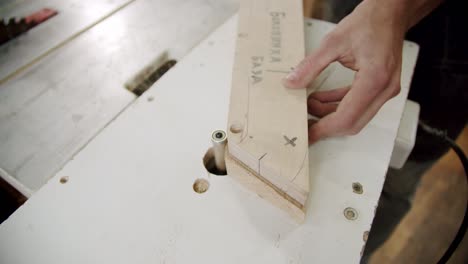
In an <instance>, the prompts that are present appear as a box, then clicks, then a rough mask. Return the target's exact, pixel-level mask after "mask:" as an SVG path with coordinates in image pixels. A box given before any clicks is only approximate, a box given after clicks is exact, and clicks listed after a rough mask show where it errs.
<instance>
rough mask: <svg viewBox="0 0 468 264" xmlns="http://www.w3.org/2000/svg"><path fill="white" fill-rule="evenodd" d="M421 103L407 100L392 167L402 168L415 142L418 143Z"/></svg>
mask: <svg viewBox="0 0 468 264" xmlns="http://www.w3.org/2000/svg"><path fill="white" fill-rule="evenodd" d="M419 109H420V107H419V104H418V103H416V102H413V101H411V100H407V101H406V103H405V108H404V111H403V116H402V118H401V122H400V127H399V128H398V134H397V137H396V140H395V146H394V147H393V152H392V158H391V159H390V167H392V168H394V169H401V168H402V167H403V165H405V163H406V161H407V160H408V157H409V155H410V154H411V151H412V150H413V147H414V144H416V132H417V131H418V122H419Z"/></svg>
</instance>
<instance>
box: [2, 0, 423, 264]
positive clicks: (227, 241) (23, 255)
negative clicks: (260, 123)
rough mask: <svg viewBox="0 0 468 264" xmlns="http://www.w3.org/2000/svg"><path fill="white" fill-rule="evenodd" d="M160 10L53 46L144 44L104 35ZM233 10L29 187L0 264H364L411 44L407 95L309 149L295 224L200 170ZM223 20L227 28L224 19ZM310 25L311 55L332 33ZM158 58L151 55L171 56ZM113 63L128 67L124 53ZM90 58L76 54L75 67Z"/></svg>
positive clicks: (336, 73) (213, 123)
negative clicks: (303, 207) (302, 203)
mask: <svg viewBox="0 0 468 264" xmlns="http://www.w3.org/2000/svg"><path fill="white" fill-rule="evenodd" d="M178 2H180V1H178ZM196 2H200V4H210V3H211V1H196ZM202 2H203V3H202ZM213 2H214V1H213ZM216 2H218V1H216ZM222 2H226V3H227V2H231V1H222ZM211 4H213V3H211ZM152 5H156V4H154V3H150V1H138V0H137V1H136V2H135V3H133V4H131V5H129V6H128V7H125V8H124V9H123V10H122V11H121V12H118V13H116V14H114V15H112V16H110V18H107V19H106V20H104V21H103V22H101V23H99V24H97V25H96V26H95V27H93V28H92V29H91V30H90V31H88V32H85V33H84V34H83V35H80V36H78V37H77V38H76V39H74V40H72V41H71V44H70V45H68V46H66V47H65V48H62V49H67V52H63V50H62V51H59V52H58V53H56V54H55V58H57V57H59V58H60V56H65V57H66V56H71V54H74V55H75V56H77V53H74V49H78V48H80V47H81V48H83V47H88V48H89V49H90V50H91V51H92V50H93V48H92V46H89V45H88V44H89V43H91V42H86V41H91V39H92V38H91V37H92V36H93V35H92V34H98V33H99V32H100V34H101V35H100V36H102V39H100V41H101V42H104V43H106V41H107V40H108V39H109V38H110V37H115V39H114V40H113V43H114V44H115V45H116V46H115V47H108V48H115V49H119V43H120V41H122V42H123V43H124V44H122V45H126V44H125V41H130V40H129V39H128V36H131V38H134V39H135V40H134V41H137V39H138V38H139V34H140V33H141V34H143V32H142V30H141V28H142V27H141V26H135V27H134V29H133V31H132V29H131V27H124V28H127V29H128V30H129V32H122V34H120V33H119V34H117V35H115V34H114V33H109V35H106V33H103V32H106V31H105V30H107V29H108V28H106V26H107V27H110V25H108V24H109V23H111V22H112V21H114V23H115V21H117V20H118V17H119V16H124V15H127V16H129V14H131V15H132V16H133V17H135V16H137V15H138V14H139V12H141V14H145V11H144V10H147V9H148V8H149V7H151V6H152ZM226 6H229V7H232V9H229V10H232V12H231V11H226V9H224V8H220V9H208V10H210V12H206V13H205V15H206V16H211V15H215V14H214V13H216V12H217V11H219V12H222V10H224V13H222V14H220V13H219V12H218V17H217V19H215V20H210V21H211V22H210V23H211V24H210V25H212V24H214V23H217V21H219V24H220V26H219V27H218V28H217V29H216V30H214V31H213V32H212V33H211V34H210V35H209V36H207V37H205V38H204V39H203V41H202V42H201V43H199V44H198V45H197V46H196V47H194V48H193V49H190V48H187V49H186V50H187V51H186V52H180V53H178V54H177V56H176V57H177V58H180V60H179V62H178V63H177V64H176V66H175V67H174V68H172V69H171V70H170V71H169V72H167V73H166V74H165V75H164V76H163V77H162V78H161V79H160V80H158V81H157V82H156V83H155V84H154V85H153V86H152V87H151V88H150V89H149V90H147V91H146V92H145V93H143V94H142V95H141V96H139V97H138V98H136V97H135V98H136V99H135V98H134V99H132V98H133V97H132V96H130V95H128V94H126V95H125V96H124V97H121V98H126V99H125V100H124V101H120V102H121V103H120V104H121V105H123V106H122V107H120V108H118V107H117V108H114V110H113V112H112V113H113V114H110V115H109V116H108V117H106V118H104V119H105V120H107V121H106V122H101V124H104V125H102V130H99V131H94V132H93V133H90V136H87V137H86V139H88V141H89V142H88V141H86V144H84V143H83V144H81V145H80V147H77V150H76V151H75V152H73V153H72V154H70V158H69V159H67V160H66V161H64V162H63V165H61V166H59V169H57V170H56V172H55V171H54V173H53V175H52V176H51V177H50V179H48V181H47V182H46V183H45V184H44V185H43V186H39V185H34V186H35V187H34V188H33V189H35V188H36V187H37V191H36V190H34V191H31V193H30V198H29V199H28V201H27V202H26V203H25V204H24V205H23V206H22V207H20V208H19V209H18V210H17V211H16V212H15V213H14V214H13V215H12V216H11V217H10V218H9V219H8V220H6V221H5V222H3V224H2V225H1V226H0V262H1V263H12V264H13V263H41V264H42V263H44V264H51V263H358V262H359V259H360V256H361V252H362V250H363V248H364V246H365V243H366V239H367V235H368V232H369V230H370V228H371V224H372V219H373V217H374V213H375V209H376V207H377V204H378V200H379V197H380V193H381V190H382V186H383V183H384V179H385V174H386V171H387V168H388V166H389V164H390V160H391V158H392V152H393V151H394V145H395V140H396V139H397V134H398V130H399V127H400V121H401V119H402V115H403V112H404V109H405V106H407V105H408V103H407V102H406V98H407V95H408V91H409V86H410V81H411V77H412V72H413V68H414V66H415V62H416V57H417V53H418V47H417V45H415V44H414V43H410V42H406V43H405V46H404V50H403V71H402V81H401V83H402V89H401V93H400V94H399V95H398V96H397V97H395V98H394V99H392V100H390V101H389V102H388V103H387V104H385V105H384V107H383V108H382V109H381V110H380V111H379V113H378V114H377V116H376V117H375V118H374V119H373V120H372V121H371V123H369V125H367V127H366V128H365V129H364V130H363V131H362V132H361V133H359V134H358V135H355V136H349V137H341V138H332V139H327V140H323V141H321V142H318V143H316V144H314V145H313V146H310V147H309V173H310V197H309V201H308V205H307V206H308V208H307V215H306V218H305V222H304V223H303V224H300V225H298V224H297V223H296V222H295V221H293V220H292V219H291V218H290V217H289V216H288V215H286V214H285V213H284V212H282V211H281V210H279V209H278V208H276V207H274V206H272V205H271V204H270V203H268V202H266V201H265V200H263V199H262V197H260V196H258V195H257V194H255V193H253V192H250V191H249V190H247V189H245V188H244V187H243V186H241V185H239V184H238V183H237V182H236V181H234V180H233V179H232V178H231V177H230V176H229V173H228V175H226V176H217V175H214V174H210V173H209V172H208V171H207V169H206V168H205V166H204V163H203V157H204V155H205V153H206V152H207V150H208V149H209V148H210V147H211V144H212V143H211V141H210V140H211V133H212V131H214V130H216V129H226V124H227V116H228V102H229V94H230V84H231V77H232V66H233V58H234V49H235V40H236V37H237V36H236V27H237V16H236V15H234V16H232V17H230V18H229V19H227V18H228V17H229V16H230V12H231V13H233V12H234V11H235V4H226ZM152 7H154V6H152ZM187 10H190V9H187ZM146 13H147V12H146ZM212 13H213V14H212ZM165 15H167V14H161V13H160V14H159V16H160V17H161V16H165ZM223 16H224V17H225V18H226V19H227V20H226V21H225V22H222V23H221V21H222V20H223V19H221V18H220V17H223ZM156 17H157V16H156ZM155 19H156V18H155ZM198 19H205V18H204V17H199V18H198ZM128 21H131V20H128ZM128 21H127V20H121V21H120V23H129V22H128ZM145 21H150V20H149V17H148V18H147V19H146V20H145ZM178 22H180V23H181V24H180V25H182V24H183V25H187V27H190V24H191V23H194V22H193V21H187V20H184V18H181V20H180V21H178ZM304 23H305V24H304V27H305V39H306V45H305V46H306V50H307V53H310V52H311V51H312V50H314V49H315V48H317V47H318V44H319V42H320V40H321V38H323V36H324V35H325V34H326V33H327V32H329V31H330V30H331V29H333V27H334V25H333V24H331V23H328V22H324V21H319V20H311V19H306V20H305V22H304ZM168 26H169V25H168ZM113 28H114V30H115V27H113ZM143 28H144V27H143ZM179 28H181V29H182V28H183V27H182V26H181V27H179ZM100 30H102V31H100ZM154 30H157V29H154ZM93 32H94V33H93ZM199 35H200V36H199V37H200V38H202V36H203V34H201V33H200V34H199ZM94 40H95V41H96V39H94ZM80 41H81V42H83V43H80ZM86 43H88V44H86ZM170 44H171V43H168V45H170ZM86 45H87V46H86ZM96 45H99V44H98V43H97V44H96ZM146 46H147V45H146ZM146 46H145V47H146ZM155 50H158V52H153V53H154V54H153V56H151V57H155V56H159V54H162V53H164V52H167V51H165V50H164V49H162V48H160V47H158V48H155ZM181 50H182V49H181ZM127 55H128V54H127ZM98 56H100V55H98ZM113 56H115V60H122V58H119V56H120V55H119V54H118V53H117V54H115V53H114V54H113ZM121 56H124V54H121ZM125 58H126V62H128V63H129V64H130V65H134V64H135V62H133V61H132V58H131V57H129V56H127V57H125ZM142 58H143V56H140V57H138V59H140V60H142ZM53 60H54V57H50V56H49V57H47V58H46V59H45V60H43V61H42V62H41V63H43V64H44V65H45V66H44V67H49V68H48V70H49V71H53V70H54V69H56V68H54V67H57V65H52V66H54V67H51V66H47V65H50V64H48V63H51V61H53ZM82 60H83V59H82ZM82 60H80V59H79V58H77V59H76V62H77V63H76V65H74V66H73V67H79V66H80V63H84V62H83V61H82ZM84 60H86V59H84ZM72 61H74V60H72ZM94 63H95V64H93V65H97V66H89V67H91V69H100V68H99V67H101V66H100V65H109V64H108V63H110V62H109V60H108V58H102V59H101V60H94ZM121 63H125V62H121ZM2 67H3V65H2ZM67 67H72V66H64V70H66V69H68V68H67ZM93 67H96V68H93ZM111 67H112V66H111ZM134 68H135V67H134V66H132V68H131V69H130V70H129V72H132V73H134V72H135V69H134ZM112 73H114V75H110V74H106V75H104V76H103V78H105V79H102V80H99V81H100V82H102V83H108V84H109V85H111V86H114V89H124V88H123V82H121V83H120V84H119V85H121V87H118V85H117V84H114V82H113V81H112V79H113V78H114V79H119V81H120V79H121V78H120V77H119V74H122V75H124V74H125V75H126V74H127V72H126V71H125V67H122V66H120V67H119V68H118V69H117V70H115V71H113V72H112ZM129 75H130V74H129ZM67 76H74V75H73V72H70V73H68V75H67ZM112 76H114V77H112ZM353 76H354V74H353V72H352V71H350V70H347V69H345V68H343V67H342V66H341V65H338V64H332V65H330V67H329V68H327V69H326V70H325V71H324V72H323V73H322V75H321V76H320V77H319V78H318V79H317V80H316V81H315V82H314V83H313V84H312V86H313V87H312V88H313V89H321V90H325V89H333V88H336V87H343V86H345V85H346V84H348V83H350V82H351V80H352V78H353ZM16 78H17V79H16V83H18V82H21V80H26V81H27V80H28V76H27V75H22V76H17V77H16ZM21 78H23V79H21ZM73 78H75V79H76V78H78V77H73ZM79 79H84V80H86V75H82V76H79ZM3 85H8V82H7V83H5V84H3ZM106 85H107V84H106ZM0 95H1V93H0ZM110 102H111V101H110ZM124 102H125V103H124ZM119 109H120V110H119ZM409 126H411V125H409ZM91 134H92V136H91ZM199 179H204V180H206V181H208V182H209V186H207V188H208V189H207V190H206V192H203V193H197V192H195V191H194V189H193V185H194V182H196V180H199ZM38 186H39V187H38Z"/></svg>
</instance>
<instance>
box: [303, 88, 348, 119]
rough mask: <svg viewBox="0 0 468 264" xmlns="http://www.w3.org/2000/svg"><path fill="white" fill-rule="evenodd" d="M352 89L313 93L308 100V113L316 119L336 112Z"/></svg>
mask: <svg viewBox="0 0 468 264" xmlns="http://www.w3.org/2000/svg"><path fill="white" fill-rule="evenodd" d="M349 89H350V87H349V86H348V87H343V88H339V89H334V90H330V91H320V92H315V93H312V94H311V95H310V96H309V98H308V99H307V111H308V112H309V114H311V115H313V116H316V117H324V116H326V115H328V114H330V113H332V112H335V111H336V109H337V107H338V102H339V101H341V99H343V97H344V96H345V95H346V94H347V93H348V91H349Z"/></svg>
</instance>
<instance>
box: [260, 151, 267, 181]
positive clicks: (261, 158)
mask: <svg viewBox="0 0 468 264" xmlns="http://www.w3.org/2000/svg"><path fill="white" fill-rule="evenodd" d="M266 155H267V153H266V152H265V154H263V155H262V156H261V157H260V158H259V159H258V174H259V175H262V173H261V172H260V162H261V160H262V159H263V158H264V157H265V156H266Z"/></svg>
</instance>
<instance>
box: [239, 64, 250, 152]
mask: <svg viewBox="0 0 468 264" xmlns="http://www.w3.org/2000/svg"><path fill="white" fill-rule="evenodd" d="M248 74H249V71H248V70H247V75H248ZM250 90H251V89H250V80H247V109H246V113H245V129H244V130H242V135H241V139H240V141H239V144H240V143H242V142H243V141H244V139H246V138H247V136H248V135H249V115H250V92H251V91H250Z"/></svg>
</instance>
